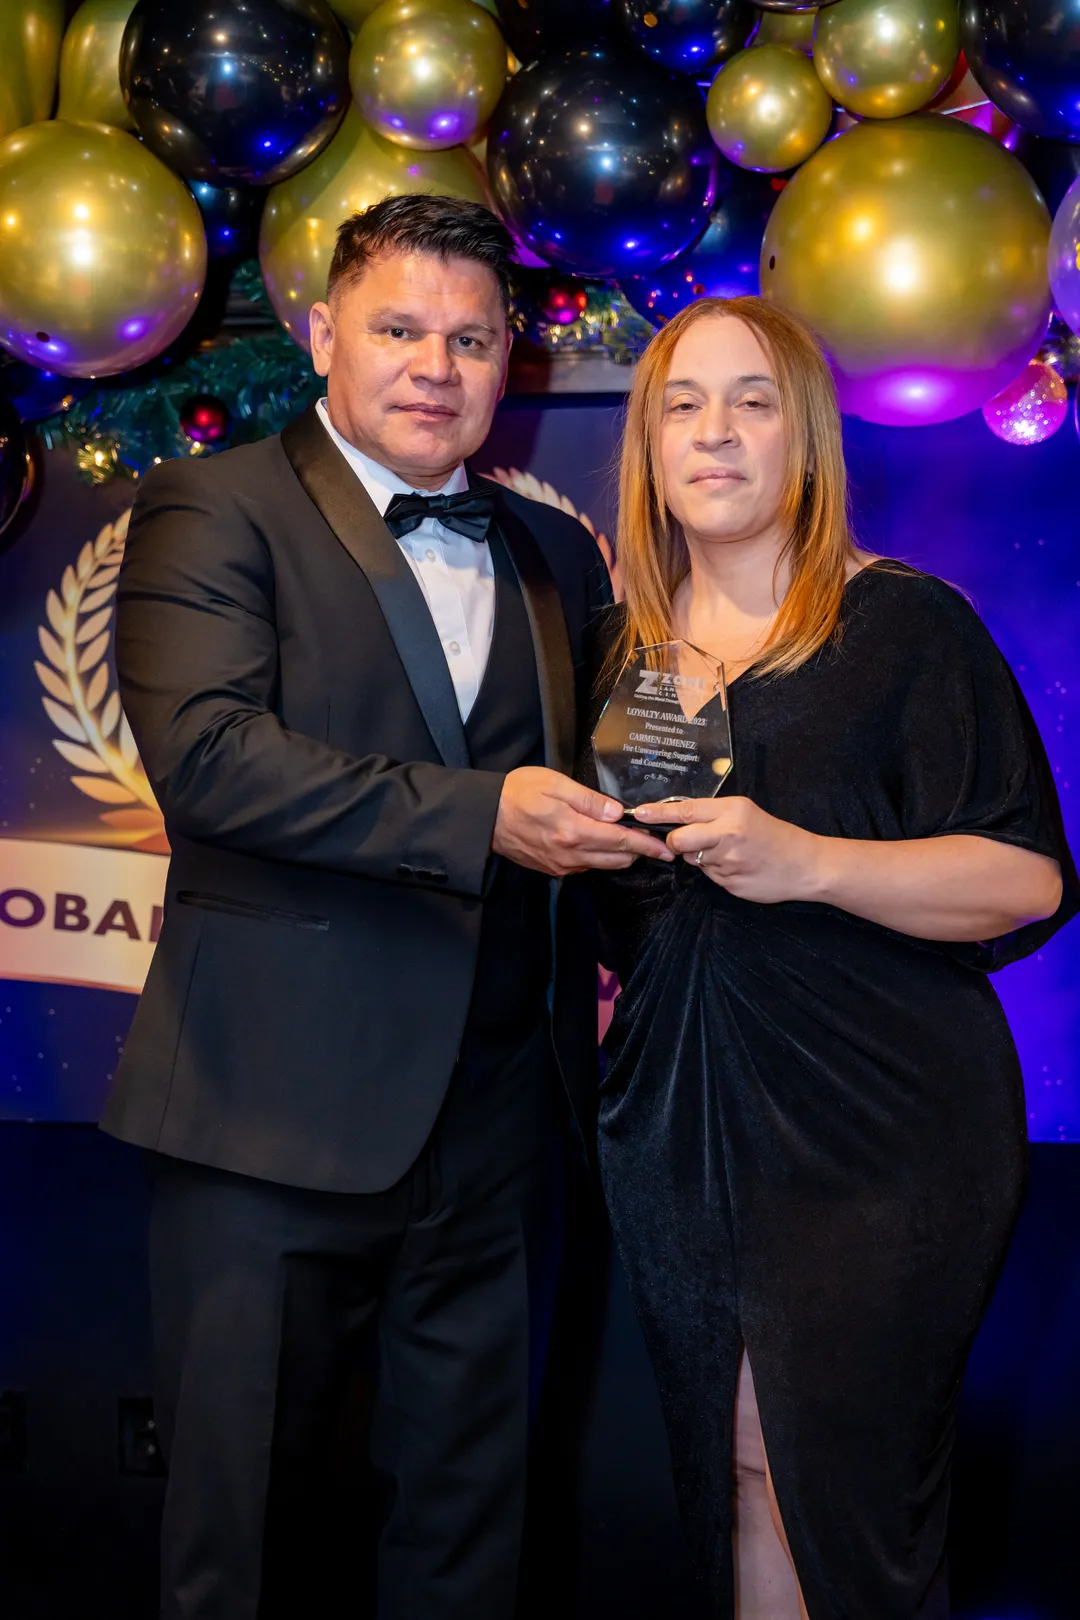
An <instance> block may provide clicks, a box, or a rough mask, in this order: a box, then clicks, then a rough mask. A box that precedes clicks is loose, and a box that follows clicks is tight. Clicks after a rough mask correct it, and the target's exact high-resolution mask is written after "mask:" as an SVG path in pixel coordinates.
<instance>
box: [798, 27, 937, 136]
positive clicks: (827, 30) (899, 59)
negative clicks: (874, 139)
mask: <svg viewBox="0 0 1080 1620" xmlns="http://www.w3.org/2000/svg"><path fill="white" fill-rule="evenodd" d="M959 54H960V25H959V22H958V19H957V11H956V0H838V3H837V4H836V5H832V6H827V7H826V9H825V10H824V11H823V12H822V13H821V16H820V17H819V18H818V20H817V27H816V28H815V30H814V66H815V67H816V68H817V71H818V77H819V78H820V80H821V82H822V84H823V85H824V86H825V88H826V90H827V91H828V92H829V94H830V95H831V96H832V98H833V100H834V101H838V102H839V103H840V105H841V107H846V108H847V110H848V111H849V112H853V113H855V114H856V115H857V116H858V117H860V118H902V117H903V116H904V115H905V114H906V113H913V112H918V110H919V108H920V107H925V106H926V104H927V102H928V101H932V100H933V99H934V97H935V96H936V95H937V93H938V91H939V90H941V89H942V88H943V87H944V86H945V84H946V83H947V82H948V79H949V75H950V74H951V73H952V71H953V69H954V68H955V66H956V61H957V57H958V56H959Z"/></svg>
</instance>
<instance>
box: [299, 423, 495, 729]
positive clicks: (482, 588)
mask: <svg viewBox="0 0 1080 1620" xmlns="http://www.w3.org/2000/svg"><path fill="white" fill-rule="evenodd" d="M316 409H317V410H318V413H319V419H320V421H321V422H322V424H323V427H325V429H326V431H327V433H329V435H330V437H331V438H332V439H333V441H334V443H335V444H336V445H337V447H338V449H339V450H340V451H341V453H342V455H343V456H344V457H345V459H346V461H347V462H348V463H349V466H350V467H351V468H352V470H353V472H354V473H355V474H356V476H357V478H359V480H360V482H361V483H362V484H363V486H364V488H365V489H366V490H367V492H368V495H369V496H370V497H371V500H372V502H373V503H374V506H375V508H376V510H377V511H378V513H379V515H380V517H381V516H382V515H383V514H384V513H385V511H386V508H387V507H388V506H389V505H390V502H391V500H392V499H393V497H394V496H395V495H431V494H438V495H457V494H459V493H460V492H461V491H462V490H464V489H468V487H469V480H468V477H467V475H466V472H465V468H464V466H458V467H456V468H455V469H454V471H453V472H452V473H451V474H450V477H449V478H448V479H447V480H446V483H445V484H444V485H443V486H442V488H441V489H439V490H434V491H432V490H427V489H414V488H413V487H412V485H411V484H404V483H402V481H401V479H400V478H398V477H396V476H395V474H394V473H392V472H389V471H388V470H387V468H385V467H381V466H380V465H379V463H378V462H377V461H372V459H371V457H370V456H365V455H364V453H363V451H361V450H357V449H356V447H355V446H354V445H351V444H350V443H349V441H348V440H347V439H343V438H342V436H341V434H340V433H339V432H338V431H337V429H336V428H335V427H334V424H333V423H332V422H331V420H330V414H329V412H328V411H327V408H326V400H325V399H320V400H319V403H318V405H317V407H316ZM397 543H398V545H399V546H400V547H401V549H402V551H403V552H404V554H405V560H406V562H407V563H408V564H409V567H410V568H411V569H412V571H413V573H414V574H415V575H416V579H417V582H418V584H419V586H420V589H421V590H422V591H423V593H424V600H425V601H426V602H427V605H428V608H429V610H430V612H431V617H432V619H433V620H434V621H435V629H436V630H437V631H438V635H439V640H440V641H441V642H442V649H443V652H444V653H445V655H446V664H447V668H448V669H449V671H450V679H451V680H452V681H453V683H454V694H455V696H456V697H457V702H458V708H459V710H460V711H461V718H462V720H463V721H465V720H467V719H468V718H469V714H470V712H471V710H472V706H473V704H474V703H475V702H476V694H477V693H478V692H479V690H480V682H481V681H482V680H483V678H484V670H485V669H486V668H487V661H488V654H489V653H490V652H491V637H492V632H493V630H494V627H495V569H494V566H493V564H492V560H491V548H490V546H489V545H488V543H487V541H486V540H480V541H477V540H470V539H469V538H468V537H467V536H466V535H464V534H457V533H455V531H454V530H453V529H444V528H443V526H442V524H441V523H438V522H436V520H435V519H434V518H425V519H424V521H423V522H422V523H421V524H420V526H419V528H416V529H413V530H412V532H411V533H410V534H403V535H401V536H400V538H399V539H398V542H397Z"/></svg>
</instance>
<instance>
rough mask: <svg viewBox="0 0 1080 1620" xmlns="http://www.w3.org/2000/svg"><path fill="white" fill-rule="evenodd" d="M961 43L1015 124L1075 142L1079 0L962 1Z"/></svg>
mask: <svg viewBox="0 0 1080 1620" xmlns="http://www.w3.org/2000/svg"><path fill="white" fill-rule="evenodd" d="M960 46H961V49H962V50H963V52H964V55H965V56H966V57H967V61H968V66H969V67H970V68H971V71H972V73H973V74H974V75H975V77H976V79H977V80H978V82H979V83H980V84H981V85H982V87H983V89H984V90H985V91H986V93H987V95H988V96H989V97H990V100H991V101H992V102H993V103H994V105H995V106H996V107H1000V108H1001V111H1002V112H1003V113H1006V114H1007V115H1008V117H1009V118H1011V119H1012V121H1013V123H1014V124H1019V125H1020V126H1021V128H1022V129H1029V130H1030V131H1031V133H1032V134H1033V135H1045V136H1046V137H1047V138H1048V139H1049V140H1052V141H1080V0H961V6H960Z"/></svg>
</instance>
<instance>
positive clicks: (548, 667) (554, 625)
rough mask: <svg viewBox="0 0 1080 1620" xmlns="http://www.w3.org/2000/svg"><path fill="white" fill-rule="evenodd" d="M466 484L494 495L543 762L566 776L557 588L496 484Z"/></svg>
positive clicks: (567, 679)
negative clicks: (527, 641)
mask: <svg viewBox="0 0 1080 1620" xmlns="http://www.w3.org/2000/svg"><path fill="white" fill-rule="evenodd" d="M469 483H470V484H471V485H472V486H473V487H474V488H486V489H492V490H494V492H495V521H496V523H497V524H498V525H499V532H500V534H501V535H502V537H503V540H504V541H505V542H506V549H507V551H508V552H509V553H510V559H511V561H512V562H513V564H514V568H515V571H516V573H517V576H518V581H519V583H520V585H521V594H522V596H523V597H524V599H525V607H526V609H527V611H528V615H529V628H530V629H531V631H532V642H533V651H534V653H535V655H536V673H537V676H538V678H539V682H540V702H541V706H542V709H543V715H544V759H545V762H546V763H547V765H548V766H549V767H550V768H551V769H552V770H553V771H564V772H566V773H567V774H569V773H570V772H571V771H572V770H573V766H574V732H575V702H574V663H573V658H572V656H571V652H570V637H569V636H568V634H567V631H566V618H565V616H564V614H563V607H562V602H561V600H560V598H559V592H558V588H557V587H556V584H555V580H554V577H553V575H552V572H551V569H550V568H549V567H548V564H547V559H546V558H545V556H544V553H543V552H542V551H541V549H540V546H539V544H538V543H537V541H536V539H535V538H534V536H533V535H532V533H531V531H530V530H529V528H528V526H527V524H525V523H524V522H523V521H522V519H521V518H519V517H518V516H517V514H516V513H515V512H514V511H512V510H511V507H510V503H509V502H508V501H507V500H506V499H505V498H504V497H503V494H502V491H501V489H500V488H499V486H498V484H496V483H494V481H493V480H491V479H488V478H479V477H474V476H473V474H472V473H470V474H469Z"/></svg>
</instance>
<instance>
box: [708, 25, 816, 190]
mask: <svg viewBox="0 0 1080 1620" xmlns="http://www.w3.org/2000/svg"><path fill="white" fill-rule="evenodd" d="M706 114H707V117H708V121H709V133H710V134H711V135H712V138H713V140H714V141H715V142H716V144H717V146H718V147H719V148H720V150H721V152H723V154H724V156H725V157H726V158H727V159H728V161H729V162H731V163H737V164H738V166H739V168H740V169H757V170H759V171H761V172H763V173H766V174H779V173H781V172H782V171H783V170H784V169H794V168H797V167H798V165H799V164H800V163H803V162H805V160H806V159H807V158H808V157H809V156H810V154H811V152H813V151H815V150H816V149H817V147H819V146H820V145H821V143H822V141H823V140H824V139H825V137H826V135H827V134H828V133H829V125H830V124H831V123H832V102H831V101H830V99H829V96H828V93H827V91H826V90H825V88H824V86H823V85H822V83H821V80H820V79H819V78H818V76H817V74H816V73H815V71H814V64H813V63H812V62H810V61H808V60H807V58H806V56H805V55H804V54H803V52H802V51H799V50H796V49H795V48H794V46H791V45H759V46H756V47H754V48H753V49H751V50H747V51H740V52H739V54H738V56H733V57H732V59H731V61H730V62H728V63H727V64H726V65H725V66H724V67H722V68H721V69H720V72H719V73H718V74H717V75H716V78H715V79H714V80H713V84H712V88H711V89H710V91H709V99H708V102H707V103H706Z"/></svg>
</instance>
